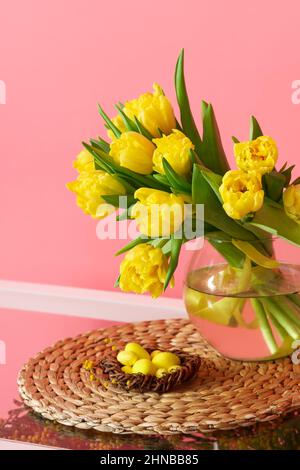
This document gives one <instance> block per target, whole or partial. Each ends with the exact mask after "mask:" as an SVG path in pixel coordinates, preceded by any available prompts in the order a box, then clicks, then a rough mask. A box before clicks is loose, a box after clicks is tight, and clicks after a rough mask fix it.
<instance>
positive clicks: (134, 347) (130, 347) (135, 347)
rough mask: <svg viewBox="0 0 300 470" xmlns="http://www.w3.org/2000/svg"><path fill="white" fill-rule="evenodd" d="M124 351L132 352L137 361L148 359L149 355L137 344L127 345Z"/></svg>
mask: <svg viewBox="0 0 300 470" xmlns="http://www.w3.org/2000/svg"><path fill="white" fill-rule="evenodd" d="M125 351H131V352H133V353H134V354H135V355H136V356H137V357H138V358H139V359H150V354H149V353H148V352H147V351H146V349H144V348H143V346H141V345H140V344H138V343H128V344H126V346H125Z"/></svg>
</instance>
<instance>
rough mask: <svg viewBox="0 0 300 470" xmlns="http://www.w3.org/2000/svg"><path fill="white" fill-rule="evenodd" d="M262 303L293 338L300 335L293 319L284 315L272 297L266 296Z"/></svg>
mask: <svg viewBox="0 0 300 470" xmlns="http://www.w3.org/2000/svg"><path fill="white" fill-rule="evenodd" d="M262 303H263V305H264V306H265V305H267V308H268V310H269V311H270V312H271V313H272V315H273V316H274V317H275V318H276V320H277V321H278V323H280V325H281V326H282V327H283V328H284V329H285V330H286V331H287V332H288V334H289V335H290V336H291V337H292V338H293V339H298V338H299V337H300V330H299V329H298V326H297V325H296V324H295V322H294V320H292V319H290V318H289V317H288V316H287V315H286V313H285V311H284V310H282V307H281V306H279V305H278V303H277V302H276V301H275V300H274V297H272V298H271V297H266V298H265V299H264V300H262Z"/></svg>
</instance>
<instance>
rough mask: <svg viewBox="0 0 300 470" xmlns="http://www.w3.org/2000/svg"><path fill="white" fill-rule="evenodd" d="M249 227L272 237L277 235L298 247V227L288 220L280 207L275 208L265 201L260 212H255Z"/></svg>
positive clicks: (299, 241)
mask: <svg viewBox="0 0 300 470" xmlns="http://www.w3.org/2000/svg"><path fill="white" fill-rule="evenodd" d="M250 224H251V225H254V226H256V227H259V228H262V229H263V230H265V231H266V232H268V233H271V234H272V235H277V236H278V237H281V238H283V239H285V240H287V241H288V242H290V243H292V244H293V245H296V246H300V228H299V225H298V224H297V223H296V222H294V221H293V220H292V219H290V218H289V217H288V216H287V215H286V213H285V211H284V209H283V208H282V207H281V206H279V205H278V206H275V205H274V204H272V203H270V202H269V201H268V200H267V199H265V203H264V205H263V207H262V208H261V209H260V211H258V212H256V214H255V216H254V218H253V219H252V221H251V222H250Z"/></svg>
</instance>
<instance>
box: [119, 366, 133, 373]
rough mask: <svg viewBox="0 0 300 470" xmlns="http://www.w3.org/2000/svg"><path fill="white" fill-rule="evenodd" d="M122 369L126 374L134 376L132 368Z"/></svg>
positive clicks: (124, 367)
mask: <svg viewBox="0 0 300 470" xmlns="http://www.w3.org/2000/svg"><path fill="white" fill-rule="evenodd" d="M121 369H122V371H123V372H124V373H125V374H132V368H131V367H130V366H123V367H122V368H121Z"/></svg>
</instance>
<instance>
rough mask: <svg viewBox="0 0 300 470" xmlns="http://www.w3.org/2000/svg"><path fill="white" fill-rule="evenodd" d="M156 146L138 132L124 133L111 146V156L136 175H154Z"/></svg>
mask: <svg viewBox="0 0 300 470" xmlns="http://www.w3.org/2000/svg"><path fill="white" fill-rule="evenodd" d="M154 150H155V146H154V145H153V144H152V142H150V140H148V139H146V137H144V136H143V135H141V134H139V133H137V132H124V133H123V134H121V137H120V138H119V139H116V140H114V141H113V142H112V143H111V144H110V152H109V155H110V156H111V157H112V158H113V160H114V161H115V162H116V163H117V164H118V165H120V166H123V167H125V168H129V169H130V170H132V171H135V172H136V173H140V174H142V175H148V174H150V173H152V166H153V163H152V157H153V152H154Z"/></svg>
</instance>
